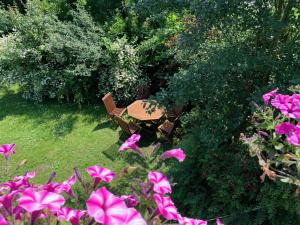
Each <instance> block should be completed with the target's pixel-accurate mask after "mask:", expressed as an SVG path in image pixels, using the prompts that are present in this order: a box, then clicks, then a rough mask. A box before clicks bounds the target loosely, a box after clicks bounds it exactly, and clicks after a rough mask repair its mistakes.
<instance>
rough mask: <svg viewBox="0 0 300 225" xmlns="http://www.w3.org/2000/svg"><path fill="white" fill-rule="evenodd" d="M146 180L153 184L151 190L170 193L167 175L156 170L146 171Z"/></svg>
mask: <svg viewBox="0 0 300 225" xmlns="http://www.w3.org/2000/svg"><path fill="white" fill-rule="evenodd" d="M148 180H149V181H150V182H151V183H152V184H153V190H154V191H155V192H156V193H158V194H162V195H164V194H166V193H172V189H171V185H170V183H169V181H168V179H167V177H166V176H165V175H164V174H162V173H160V172H157V171H152V172H149V173H148Z"/></svg>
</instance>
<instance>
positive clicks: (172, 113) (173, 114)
mask: <svg viewBox="0 0 300 225" xmlns="http://www.w3.org/2000/svg"><path fill="white" fill-rule="evenodd" d="M182 111H183V106H176V107H175V108H173V109H172V110H167V113H166V115H167V118H168V119H170V120H175V119H176V118H178V117H180V115H181V114H182Z"/></svg>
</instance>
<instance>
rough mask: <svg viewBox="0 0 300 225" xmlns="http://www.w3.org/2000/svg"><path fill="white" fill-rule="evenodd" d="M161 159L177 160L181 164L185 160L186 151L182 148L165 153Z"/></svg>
mask: <svg viewBox="0 0 300 225" xmlns="http://www.w3.org/2000/svg"><path fill="white" fill-rule="evenodd" d="M160 158H161V159H168V158H175V159H177V160H178V161H179V162H183V161H184V159H185V154H184V151H183V150H182V149H181V148H176V149H172V150H168V151H165V152H164V153H163V154H162V155H161V156H160Z"/></svg>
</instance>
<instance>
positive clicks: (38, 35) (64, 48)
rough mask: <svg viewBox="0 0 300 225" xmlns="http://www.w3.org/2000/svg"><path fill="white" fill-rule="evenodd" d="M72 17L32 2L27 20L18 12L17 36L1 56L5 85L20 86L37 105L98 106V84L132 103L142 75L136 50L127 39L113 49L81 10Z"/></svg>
mask: <svg viewBox="0 0 300 225" xmlns="http://www.w3.org/2000/svg"><path fill="white" fill-rule="evenodd" d="M69 17H70V19H69V20H64V21H61V20H59V19H58V17H57V16H56V14H54V13H53V12H52V11H47V10H46V11H45V10H43V8H42V7H39V5H38V4H34V2H31V1H30V2H28V4H27V12H26V15H22V14H20V13H18V12H15V13H14V14H13V15H12V20H13V24H14V28H15V30H16V31H15V32H13V33H11V34H10V35H9V36H8V37H5V40H6V41H5V42H4V43H5V45H4V46H3V47H2V49H1V52H0V61H1V65H0V74H1V82H2V83H18V84H19V85H20V86H21V88H22V91H23V96H24V97H25V98H28V99H34V100H37V101H43V100H44V99H45V98H55V99H58V100H66V101H74V102H76V103H79V104H81V103H83V102H86V101H95V99H96V96H97V95H98V94H99V92H98V87H97V86H98V85H99V87H101V90H100V94H103V93H104V92H105V91H112V92H114V94H115V95H116V97H117V99H123V100H125V101H126V100H128V99H130V98H132V97H133V96H134V95H135V90H134V89H133V88H132V87H134V86H137V84H138V78H139V75H140V73H139V69H138V64H137V63H138V58H137V57H136V56H135V50H134V48H133V47H132V46H130V45H129V44H127V43H126V39H122V40H116V44H112V41H110V40H109V39H108V38H107V37H105V34H104V32H103V30H102V28H101V27H100V26H98V25H96V24H95V23H94V22H93V20H92V18H91V17H90V16H89V14H88V13H87V12H86V11H85V10H84V9H82V8H81V7H80V6H78V7H77V9H76V10H71V11H69ZM123 47H124V48H123ZM115 57H116V58H115ZM128 57H132V58H128ZM113 82H116V83H113ZM127 85H130V86H129V88H127V87H126V86H127ZM102 87H105V88H102ZM125 87H126V91H125Z"/></svg>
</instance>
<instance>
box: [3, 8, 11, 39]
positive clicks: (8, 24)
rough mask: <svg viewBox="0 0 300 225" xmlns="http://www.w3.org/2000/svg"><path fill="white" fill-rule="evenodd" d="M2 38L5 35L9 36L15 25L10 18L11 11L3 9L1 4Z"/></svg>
mask: <svg viewBox="0 0 300 225" xmlns="http://www.w3.org/2000/svg"><path fill="white" fill-rule="evenodd" d="M0 18H1V20H0V37H1V36H2V35H4V34H7V33H8V32H9V31H11V29H12V27H13V25H12V21H11V20H10V18H9V11H7V10H5V9H4V8H2V6H1V4H0Z"/></svg>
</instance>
